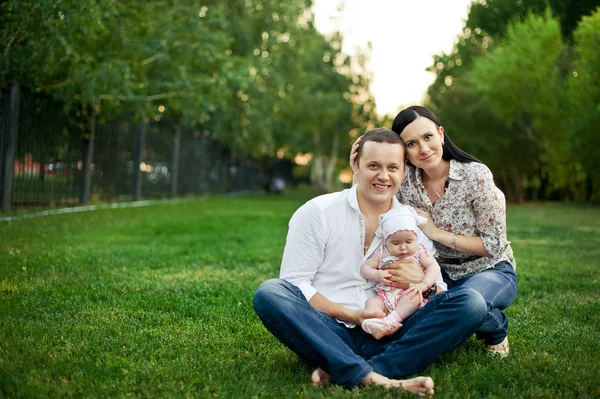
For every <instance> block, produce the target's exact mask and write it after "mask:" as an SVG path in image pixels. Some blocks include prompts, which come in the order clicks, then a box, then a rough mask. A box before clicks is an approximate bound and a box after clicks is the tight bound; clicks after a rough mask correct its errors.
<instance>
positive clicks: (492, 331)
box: [442, 261, 517, 345]
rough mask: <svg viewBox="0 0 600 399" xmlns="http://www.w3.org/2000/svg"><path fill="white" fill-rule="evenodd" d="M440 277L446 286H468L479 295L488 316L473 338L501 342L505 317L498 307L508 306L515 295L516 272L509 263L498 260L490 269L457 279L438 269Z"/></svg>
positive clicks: (505, 325)
mask: <svg viewBox="0 0 600 399" xmlns="http://www.w3.org/2000/svg"><path fill="white" fill-rule="evenodd" d="M442 276H443V278H444V282H445V283H446V284H448V289H451V288H454V287H469V288H472V289H474V290H475V291H477V292H479V293H480V294H481V296H483V298H484V299H485V302H486V303H487V307H488V315H487V317H486V319H485V321H484V322H483V324H482V325H481V327H480V328H478V329H477V331H476V333H477V338H479V339H483V340H485V343H486V344H488V345H497V344H499V343H501V342H502V341H503V340H504V338H505V337H506V335H507V334H508V317H506V315H505V314H504V313H503V312H502V310H504V309H506V308H507V307H509V306H510V304H511V303H513V301H514V300H515V297H516V296H517V275H516V273H515V269H514V268H513V267H512V265H511V264H510V263H508V262H506V261H502V262H499V263H497V264H496V265H495V266H494V267H493V268H491V269H488V270H485V271H483V272H479V273H476V274H473V275H471V276H468V277H465V278H463V279H460V280H452V279H451V278H450V277H448V274H447V273H446V272H445V271H444V269H442Z"/></svg>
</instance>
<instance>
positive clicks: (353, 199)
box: [348, 184, 403, 213]
mask: <svg viewBox="0 0 600 399" xmlns="http://www.w3.org/2000/svg"><path fill="white" fill-rule="evenodd" d="M357 187H358V184H355V185H353V186H352V187H350V189H349V190H348V204H349V205H350V208H352V209H354V210H355V211H356V212H357V213H360V208H359V206H358V196H357V193H356V189H357ZM399 206H403V205H402V204H400V201H398V198H396V196H395V195H394V196H393V197H392V207H391V208H390V209H393V208H396V207H399Z"/></svg>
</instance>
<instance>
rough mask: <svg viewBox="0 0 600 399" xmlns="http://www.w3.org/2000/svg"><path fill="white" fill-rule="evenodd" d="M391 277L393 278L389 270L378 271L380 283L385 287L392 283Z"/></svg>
mask: <svg viewBox="0 0 600 399" xmlns="http://www.w3.org/2000/svg"><path fill="white" fill-rule="evenodd" d="M390 277H392V275H391V274H390V272H388V271H387V270H377V281H378V282H380V283H382V284H385V285H389V284H390V283H391V280H390V279H389V278H390Z"/></svg>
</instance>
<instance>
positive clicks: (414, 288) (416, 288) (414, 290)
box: [404, 283, 427, 296]
mask: <svg viewBox="0 0 600 399" xmlns="http://www.w3.org/2000/svg"><path fill="white" fill-rule="evenodd" d="M426 289H427V286H426V285H425V284H423V283H417V284H410V285H409V286H408V289H407V290H406V291H405V292H404V294H405V295H411V294H412V295H413V296H414V295H415V294H418V295H423V291H425V290H426Z"/></svg>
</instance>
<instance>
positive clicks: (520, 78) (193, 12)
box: [0, 0, 600, 201]
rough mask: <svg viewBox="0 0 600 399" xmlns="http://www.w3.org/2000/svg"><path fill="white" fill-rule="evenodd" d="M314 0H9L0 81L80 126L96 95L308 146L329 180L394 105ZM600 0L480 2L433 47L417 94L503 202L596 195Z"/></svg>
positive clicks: (132, 108) (283, 152) (137, 116)
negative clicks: (320, 26)
mask: <svg viewBox="0 0 600 399" xmlns="http://www.w3.org/2000/svg"><path fill="white" fill-rule="evenodd" d="M311 6H312V2H311V1H310V0H308V1H307V0H279V1H273V0H238V1H233V2H222V1H216V0H207V1H203V2H201V3H197V2H190V1H186V0H146V1H138V0H131V1H127V2H121V1H117V0H103V1H97V0H77V1H75V0H53V1H50V0H6V1H3V2H2V3H0V13H1V14H0V23H1V25H2V27H3V28H2V33H0V51H1V58H0V84H1V85H2V87H6V85H7V84H8V83H9V82H18V83H19V84H20V85H21V87H23V88H26V89H28V90H32V91H34V92H36V93H40V94H43V95H46V96H51V97H52V98H53V100H54V101H55V102H56V103H58V104H61V106H62V112H64V113H65V115H67V117H68V119H69V120H70V125H71V126H75V127H78V128H79V129H80V130H81V134H82V135H85V134H87V133H86V132H88V131H89V127H88V125H89V124H90V120H91V117H90V115H91V114H92V110H94V111H95V114H97V115H98V117H99V120H100V122H102V121H104V122H106V121H110V120H114V119H115V118H117V117H119V116H122V115H123V114H126V115H128V117H129V118H130V119H131V121H132V122H133V123H136V122H143V121H147V120H152V119H153V120H162V121H163V122H169V123H171V124H173V125H179V124H180V125H188V126H192V127H194V128H195V129H198V130H200V131H203V132H205V134H210V136H211V138H213V139H216V140H218V141H220V142H221V143H224V144H225V145H226V146H227V147H228V148H229V149H230V150H231V151H232V152H233V153H245V154H247V153H249V154H251V155H252V156H254V157H257V158H260V157H274V156H279V157H285V158H289V159H294V157H295V156H296V155H298V154H310V158H309V159H310V166H311V172H310V177H311V181H312V183H313V184H315V185H316V186H317V187H318V188H319V189H320V190H321V191H329V190H332V189H335V183H336V182H337V179H336V177H337V173H338V172H339V171H340V170H341V169H343V168H345V167H347V155H348V152H349V149H350V145H351V143H352V141H353V140H354V138H355V137H356V136H357V135H358V134H360V133H362V132H363V131H364V130H365V129H367V128H370V127H374V126H379V125H384V126H388V127H389V126H390V117H392V118H393V115H392V116H379V115H378V114H377V109H376V104H375V100H374V98H373V95H372V93H371V92H370V89H369V85H370V81H371V76H370V72H369V71H368V70H367V68H366V64H367V61H368V60H369V56H370V49H369V48H366V49H363V51H362V53H359V54H354V55H353V56H352V57H350V56H348V55H346V54H344V53H343V52H342V50H341V49H342V42H343V39H344V38H343V36H342V34H341V33H334V34H332V35H330V36H327V37H325V36H323V35H322V34H321V33H319V32H318V31H317V30H316V29H315V26H314V18H313V15H312V12H311ZM598 6H599V2H598V0H579V1H560V0H486V1H475V2H474V3H473V4H472V5H471V9H470V12H469V15H468V19H467V21H466V23H465V26H464V29H463V31H462V33H461V34H460V35H459V37H458V38H457V41H456V44H455V46H454V48H453V50H452V51H451V52H450V53H448V54H446V53H442V54H438V55H435V56H434V57H433V65H432V66H431V68H430V70H431V71H432V72H434V73H435V74H436V79H435V81H434V83H433V84H432V85H431V86H430V87H429V89H428V92H427V100H426V104H425V105H426V106H429V107H431V108H432V109H433V110H434V111H435V112H436V113H437V114H438V116H439V117H440V119H441V121H442V122H443V123H444V126H445V128H446V130H447V132H448V133H449V135H450V136H451V137H452V138H453V140H454V141H455V142H457V143H458V144H459V146H461V147H462V148H464V149H465V150H466V151H468V152H471V153H473V154H474V155H475V156H477V157H478V158H480V159H481V160H482V161H483V162H485V163H486V164H487V165H489V166H490V168H491V169H492V171H493V172H494V175H495V177H496V180H497V183H498V185H499V186H500V187H501V188H502V190H503V191H504V192H505V193H506V195H507V198H508V199H509V200H511V201H523V200H548V199H552V200H574V201H598V199H599V198H600V165H599V162H600V161H599V159H600V134H598V128H597V127H598V126H600V123H599V122H600V52H599V51H598V49H599V48H600V11H599V10H598ZM432 29H433V30H435V29H434V28H432ZM433 33H434V32H433ZM398 48H401V43H398ZM390 51H398V50H397V49H390ZM400 55H401V56H402V59H403V60H404V61H403V62H409V61H410V54H400Z"/></svg>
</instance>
